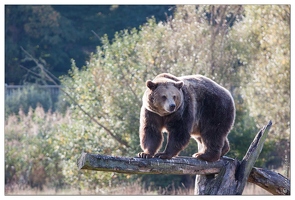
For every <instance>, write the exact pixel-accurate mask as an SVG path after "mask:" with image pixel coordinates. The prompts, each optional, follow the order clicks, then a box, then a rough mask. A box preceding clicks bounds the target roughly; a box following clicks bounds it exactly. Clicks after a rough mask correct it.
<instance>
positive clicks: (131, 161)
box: [77, 122, 290, 195]
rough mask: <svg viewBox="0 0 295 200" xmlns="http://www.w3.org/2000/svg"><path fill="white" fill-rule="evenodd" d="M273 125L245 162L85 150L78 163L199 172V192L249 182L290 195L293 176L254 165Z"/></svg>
mask: <svg viewBox="0 0 295 200" xmlns="http://www.w3.org/2000/svg"><path fill="white" fill-rule="evenodd" d="M270 126H271V122H270V123H269V124H268V125H267V126H266V127H264V128H263V129H262V130H260V131H259V132H258V134H257V135H256V137H255V139H254V141H253V142H252V144H251V146H250V148H249V149H248V152H247V154H246V156H245V157H244V159H243V160H242V162H240V161H238V160H236V159H232V158H229V157H226V156H224V157H223V158H221V159H220V160H218V161H216V162H206V161H202V160H198V159H196V158H192V157H175V158H172V159H159V158H151V159H144V158H136V157H133V158H130V157H117V156H109V155H99V154H90V153H82V154H81V156H80V158H79V159H78V160H77V165H78V167H79V169H87V170H96V171H108V172H118V173H130V174H191V175H199V176H197V178H196V186H195V193H196V194H242V192H243V189H244V186H245V182H246V181H248V182H251V183H254V184H256V185H258V186H260V187H262V188H263V189H265V190H267V191H269V192H270V193H272V194H287V195H288V194H290V180H289V179H287V178H286V177H284V176H282V175H280V174H278V173H275V172H272V171H270V170H266V169H259V168H253V165H254V162H255V160H256V159H257V157H258V155H259V153H260V151H261V149H262V146H263V142H264V140H265V137H266V134H267V132H268V130H269V128H270ZM261 143H262V144H261ZM255 149H256V150H255ZM251 155H253V157H254V158H251V157H252V156H251ZM249 163H250V164H249ZM248 177H249V178H248ZM241 181H243V183H242V182H241Z"/></svg>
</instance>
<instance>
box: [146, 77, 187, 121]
mask: <svg viewBox="0 0 295 200" xmlns="http://www.w3.org/2000/svg"><path fill="white" fill-rule="evenodd" d="M183 84H184V83H183V81H177V82H176V81H171V80H169V81H151V80H148V81H147V82H146V86H147V90H146V97H145V99H144V100H143V102H144V105H145V108H146V109H148V110H150V111H152V112H154V113H157V114H158V115H160V116H165V115H169V114H172V113H174V112H175V111H177V110H178V108H179V107H180V106H181V105H182V103H183V93H182V90H181V88H182V87H183Z"/></svg>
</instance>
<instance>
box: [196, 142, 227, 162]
mask: <svg viewBox="0 0 295 200" xmlns="http://www.w3.org/2000/svg"><path fill="white" fill-rule="evenodd" d="M201 140H202V147H203V148H202V150H201V151H199V152H198V153H195V154H194V155H193V157H196V158H198V159H201V160H205V161H209V162H214V161H217V160H219V159H220V157H221V156H222V153H227V150H229V145H228V143H227V142H224V141H223V142H222V140H224V139H222V138H218V139H216V141H218V142H216V141H212V140H211V139H210V138H206V137H205V138H204V137H202V139H201ZM225 143H226V145H225V146H224V144H225Z"/></svg>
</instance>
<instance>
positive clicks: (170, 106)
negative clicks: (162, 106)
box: [169, 103, 176, 112]
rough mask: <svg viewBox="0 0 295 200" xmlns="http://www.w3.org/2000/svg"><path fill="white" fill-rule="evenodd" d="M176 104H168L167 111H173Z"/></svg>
mask: <svg viewBox="0 0 295 200" xmlns="http://www.w3.org/2000/svg"><path fill="white" fill-rule="evenodd" d="M175 107H176V105H175V104H174V103H173V104H169V111H170V112H172V111H174V109H175Z"/></svg>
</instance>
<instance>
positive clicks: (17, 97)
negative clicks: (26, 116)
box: [5, 85, 53, 117]
mask: <svg viewBox="0 0 295 200" xmlns="http://www.w3.org/2000/svg"><path fill="white" fill-rule="evenodd" d="M38 104H40V105H42V107H43V108H44V109H45V110H46V111H48V110H49V109H52V108H53V98H52V97H51V95H50V93H49V92H48V91H46V90H44V89H42V88H39V87H38V86H37V85H24V86H23V87H22V88H21V89H18V90H16V91H13V92H12V94H10V95H6V96H5V116H6V117H7V116H9V115H11V114H17V113H18V111H19V109H20V108H22V110H23V112H24V113H28V111H29V108H30V107H32V108H33V109H35V108H36V107H37V105H38Z"/></svg>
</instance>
